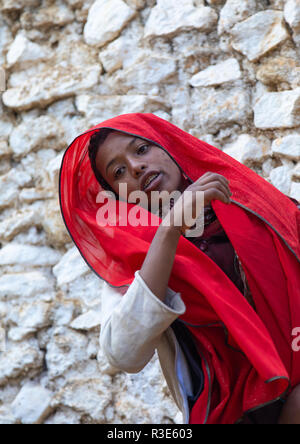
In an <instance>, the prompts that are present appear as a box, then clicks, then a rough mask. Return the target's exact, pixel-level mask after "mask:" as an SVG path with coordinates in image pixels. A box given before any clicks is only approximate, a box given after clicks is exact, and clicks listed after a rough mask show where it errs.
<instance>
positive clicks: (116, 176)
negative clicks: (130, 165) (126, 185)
mask: <svg viewBox="0 0 300 444" xmlns="http://www.w3.org/2000/svg"><path fill="white" fill-rule="evenodd" d="M119 171H122V169H121V168H118V169H117V171H116V172H115V175H114V177H115V178H116V179H117V178H118V177H119V176H120V174H118V173H119Z"/></svg>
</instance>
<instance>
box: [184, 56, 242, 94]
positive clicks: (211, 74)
mask: <svg viewBox="0 0 300 444" xmlns="http://www.w3.org/2000/svg"><path fill="white" fill-rule="evenodd" d="M241 76H242V73H241V70H240V65H239V62H238V61H237V60H236V59H233V58H231V59H228V60H226V61H225V62H221V63H218V64H216V65H213V66H209V67H208V68H206V69H204V70H203V71H200V72H199V73H197V74H195V75H194V76H193V77H192V78H191V80H190V82H189V83H190V85H191V86H194V87H197V86H214V85H221V84H222V83H226V82H233V81H235V80H238V79H240V78H241Z"/></svg>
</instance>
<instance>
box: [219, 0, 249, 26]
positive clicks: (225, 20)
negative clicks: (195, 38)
mask: <svg viewBox="0 0 300 444" xmlns="http://www.w3.org/2000/svg"><path fill="white" fill-rule="evenodd" d="M257 3H258V2H257V0H244V1H242V2H241V1H239V0H227V1H226V3H225V5H224V7H223V8H222V10H221V13H220V18H219V23H218V34H220V35H221V34H222V33H224V32H229V31H230V29H231V28H232V27H233V26H234V25H235V24H236V23H239V22H242V21H243V20H246V19H247V18H248V17H250V16H251V15H253V14H255V12H256V11H257V8H258V4H257Z"/></svg>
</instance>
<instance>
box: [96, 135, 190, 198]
mask: <svg viewBox="0 0 300 444" xmlns="http://www.w3.org/2000/svg"><path fill="white" fill-rule="evenodd" d="M96 166H97V169H98V170H99V172H100V174H101V175H102V177H103V178H104V179H105V180H106V182H107V183H108V184H109V185H110V186H111V188H112V189H113V190H114V191H115V192H116V193H117V194H118V195H119V197H120V198H122V199H124V200H126V201H127V200H128V195H129V194H130V193H131V192H133V191H138V190H141V191H144V192H145V193H146V194H147V197H148V199H149V198H150V195H151V191H154V190H155V191H168V192H169V193H171V192H173V191H176V190H178V191H180V192H183V191H184V189H185V188H186V187H187V186H188V185H189V184H190V182H189V181H188V179H186V178H185V177H184V176H183V175H182V173H181V170H180V169H179V167H178V166H177V165H176V163H175V162H174V161H173V160H172V158H171V157H170V156H169V155H168V154H167V153H166V152H165V151H164V150H163V149H162V148H159V147H158V146H156V145H152V144H151V143H150V142H147V141H145V140H143V139H140V138H138V137H134V136H129V135H126V134H122V133H119V132H117V131H114V132H112V133H110V134H109V135H108V137H107V138H106V139H105V141H104V142H103V143H102V144H101V146H100V147H99V150H98V153H97V156H96ZM149 173H153V174H156V173H158V174H159V176H158V177H157V179H155V180H154V181H153V183H152V185H150V186H149V189H147V188H146V189H144V183H145V177H146V176H147V175H148V174H149ZM121 183H126V184H127V195H126V196H122V193H120V192H119V184H121ZM150 187H151V188H150ZM149 202H150V200H149Z"/></svg>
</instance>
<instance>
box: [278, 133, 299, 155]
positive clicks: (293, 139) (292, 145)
mask: <svg viewBox="0 0 300 444" xmlns="http://www.w3.org/2000/svg"><path fill="white" fill-rule="evenodd" d="M272 153H273V154H277V155H279V156H283V157H286V158H288V159H291V160H300V134H290V135H288V136H285V137H280V138H279V139H275V140H274V142H273V143H272Z"/></svg>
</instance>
